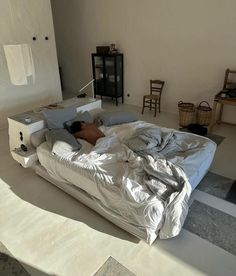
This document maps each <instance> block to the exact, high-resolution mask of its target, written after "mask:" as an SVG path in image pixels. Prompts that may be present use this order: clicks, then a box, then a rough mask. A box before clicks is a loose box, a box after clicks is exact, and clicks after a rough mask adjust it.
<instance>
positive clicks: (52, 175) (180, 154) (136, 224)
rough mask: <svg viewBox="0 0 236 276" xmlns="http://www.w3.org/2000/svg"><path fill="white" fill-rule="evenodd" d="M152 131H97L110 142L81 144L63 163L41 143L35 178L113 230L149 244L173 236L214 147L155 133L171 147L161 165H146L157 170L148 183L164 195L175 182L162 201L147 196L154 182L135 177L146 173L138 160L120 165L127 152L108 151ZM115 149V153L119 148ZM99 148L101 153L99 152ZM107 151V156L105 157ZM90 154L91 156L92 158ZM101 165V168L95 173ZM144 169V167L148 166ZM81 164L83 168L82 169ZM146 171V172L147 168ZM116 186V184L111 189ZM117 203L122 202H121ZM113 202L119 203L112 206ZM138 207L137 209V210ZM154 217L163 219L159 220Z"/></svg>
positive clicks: (128, 127) (126, 127)
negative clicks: (166, 138) (95, 214)
mask: <svg viewBox="0 0 236 276" xmlns="http://www.w3.org/2000/svg"><path fill="white" fill-rule="evenodd" d="M153 126H154V125H152V124H148V123H146V122H142V121H137V122H133V123H128V124H123V125H116V126H113V127H104V126H102V127H101V130H102V131H103V132H104V134H105V135H106V137H111V139H110V140H106V141H105V140H104V141H105V142H104V141H103V142H101V143H100V144H99V145H96V146H95V147H93V146H92V145H90V144H88V143H87V142H85V141H81V142H82V149H81V151H80V152H79V153H76V154H75V153H68V155H65V156H63V157H62V156H60V157H59V156H55V155H52V153H51V151H50V150H49V148H48V146H47V144H46V143H43V144H41V145H40V146H39V147H38V148H37V154H38V158H39V162H40V164H39V165H37V166H36V173H37V174H39V175H40V176H42V177H43V178H45V179H46V180H48V181H50V182H51V183H53V184H54V185H56V186H57V187H59V188H60V189H62V190H64V191H65V192H67V193H68V194H70V195H72V196H73V197H75V198H76V199H78V200H79V201H81V202H82V203H84V204H85V205H87V206H88V207H90V208H92V209H93V210H95V211H96V212H98V213H99V214H100V215H102V216H104V217H105V218H107V219H108V220H110V221H111V222H113V223H114V224H116V225H117V226H119V227H121V228H123V229H124V230H126V231H128V232H130V233H131V234H133V235H135V236H137V237H138V238H140V239H143V240H145V241H147V242H148V243H149V244H151V243H153V241H154V240H155V239H156V237H157V236H158V235H159V236H160V237H161V238H169V237H171V236H175V235H177V234H178V233H179V231H180V228H181V227H182V224H183V222H184V219H185V217H186V214H187V206H186V202H187V201H188V198H189V196H190V193H191V191H192V190H193V189H195V187H196V186H197V185H198V184H199V182H200V181H201V179H202V178H203V177H204V175H205V174H206V173H207V171H208V170H209V167H210V165H211V163H212V160H213V158H214V154H215V150H216V144H215V143H214V142H212V141H211V140H209V139H207V138H204V137H200V136H198V135H194V134H189V133H184V132H179V131H175V130H169V129H166V128H160V131H161V133H162V132H163V133H174V134H173V136H171V137H172V138H171V139H172V140H171V139H170V141H172V142H171V143H170V142H168V143H167V144H166V145H165V147H164V149H163V150H162V151H160V161H158V162H161V163H156V161H155V162H154V161H153V159H151V161H150V160H148V162H149V163H150V164H152V165H153V164H155V166H156V165H157V166H156V167H155V168H156V172H155V174H153V175H152V178H154V180H155V181H156V182H155V183H157V185H161V186H160V187H161V189H164V190H167V189H166V187H164V186H163V185H164V184H166V183H170V184H171V183H173V179H177V180H176V181H177V182H178V183H177V184H176V186H175V184H174V186H173V187H172V191H171V193H172V195H171V193H169V194H168V196H166V195H165V192H164V193H163V194H161V195H158V196H156V195H155V193H153V191H152V193H150V191H149V190H150V189H151V190H152V187H153V185H154V184H153V182H152V181H153V179H150V178H148V179H146V178H147V177H146V176H145V175H147V174H146V171H145V175H144V174H143V172H141V171H140V168H141V167H142V168H143V166H144V167H145V168H146V167H147V166H146V165H147V164H146V163H143V162H144V161H142V159H141V157H139V158H136V157H134V156H132V157H130V152H129V153H128V154H127V156H125V158H126V159H127V160H128V161H125V160H126V159H124V162H123V161H122V160H123V159H122V158H124V156H123V155H124V152H126V146H124V148H122V150H123V151H124V152H122V150H121V152H122V154H121V157H120V156H119V157H117V145H116V147H115V149H114V148H112V147H111V148H109V147H110V145H111V144H112V143H113V142H114V140H117V139H118V140H119V142H120V143H121V144H120V145H123V143H125V141H127V139H129V138H131V137H133V136H134V134H135V133H136V132H137V130H139V129H142V128H143V127H153ZM155 127H157V126H155ZM114 137H115V138H114ZM114 144H116V142H114ZM120 145H118V148H119V147H121V146H120ZM122 147H123V146H122ZM101 148H103V149H102V151H101ZM109 149H110V151H109ZM106 150H108V152H109V154H105V152H106ZM93 151H95V153H94V154H91V152H93ZM97 152H99V154H98V153H97ZM114 152H115V154H114ZM87 156H88V157H89V158H90V160H89V161H87V159H86V158H87ZM101 156H102V157H103V158H101ZM120 158H121V159H122V160H121V159H120ZM135 158H136V159H135ZM104 160H105V163H104ZM140 160H141V161H140ZM101 162H102V166H101V167H100V165H99V164H100V163H101ZM149 163H148V165H150V164H149ZM81 164H83V166H82V167H81ZM104 164H105V165H104ZM130 164H131V165H130ZM165 167H167V169H166V172H165V173H163V172H162V170H163V168H165ZM98 168H99V169H98ZM147 168H148V171H150V166H149V167H147ZM158 170H159V171H158ZM140 174H141V175H142V177H144V178H145V181H146V182H145V181H141V182H142V183H140V185H139V186H137V183H138V182H139V181H138V180H137V179H139V180H140V179H144V178H140ZM161 174H163V175H164V180H163V181H162V180H160V179H159V175H161ZM162 177H163V176H162ZM104 183H106V185H107V184H109V185H108V186H109V187H105V186H106V185H105V184H104ZM116 183H119V184H117V185H115V184H116ZM124 183H125V184H124ZM150 183H151V184H150ZM163 183H164V184H163ZM149 184H150V186H149ZM123 185H125V187H124V186H123ZM155 185H156V184H155ZM155 185H154V186H155ZM171 185H172V184H171ZM127 187H128V188H127ZM121 190H122V192H121V193H120V191H121ZM164 190H163V191H164ZM177 190H178V192H177ZM140 191H141V192H140ZM137 193H138V196H137ZM157 194H158V193H157ZM153 195H154V198H153ZM121 197H122V199H120V198H121ZM170 198H171V200H170ZM115 201H120V202H119V204H117V205H115V204H114V205H113V203H114V202H115ZM144 202H148V204H147V207H145V206H144V207H143V205H144ZM109 204H110V205H109ZM145 204H146V203H145ZM141 205H142V208H140V206H141ZM172 205H173V206H172ZM117 206H118V207H117ZM153 206H154V207H153ZM118 209H119V210H118ZM168 214H171V216H172V215H173V216H174V217H175V218H176V219H173V218H168ZM159 216H163V217H165V219H160V220H159ZM179 221H181V222H179ZM160 229H161V230H160ZM170 229H171V230H170ZM170 232H171V234H170Z"/></svg>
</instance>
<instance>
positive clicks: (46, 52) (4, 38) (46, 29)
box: [0, 0, 62, 128]
mask: <svg viewBox="0 0 236 276" xmlns="http://www.w3.org/2000/svg"><path fill="white" fill-rule="evenodd" d="M33 36H36V37H37V40H36V41H33V40H32V37H33ZM45 36H48V37H49V40H48V41H46V40H45V39H44V37H45ZM18 43H19V44H23V43H28V44H29V45H30V46H31V49H32V54H33V59H34V64H35V76H36V78H35V84H29V85H24V86H15V85H12V84H11V82H10V77H9V73H8V69H7V63H6V57H5V54H4V50H3V45H4V44H18ZM61 98H62V96H61V87H60V80H59V73H58V64H57V55H56V46H55V37H54V28H53V21H52V12H51V4H50V0H37V1H33V0H7V1H6V0H0V128H2V127H4V126H6V124H7V120H6V118H7V116H9V115H13V114H17V113H19V112H22V111H26V110H30V109H32V108H34V107H38V106H41V105H45V104H49V103H53V102H56V101H60V100H61Z"/></svg>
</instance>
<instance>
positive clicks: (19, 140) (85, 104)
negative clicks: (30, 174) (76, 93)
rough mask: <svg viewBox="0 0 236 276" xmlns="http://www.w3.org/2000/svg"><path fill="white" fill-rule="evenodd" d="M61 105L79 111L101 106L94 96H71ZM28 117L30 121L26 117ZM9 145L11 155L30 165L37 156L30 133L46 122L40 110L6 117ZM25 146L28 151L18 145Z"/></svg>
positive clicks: (22, 163)
mask: <svg viewBox="0 0 236 276" xmlns="http://www.w3.org/2000/svg"><path fill="white" fill-rule="evenodd" d="M59 104H60V105H62V106H63V107H71V106H74V107H75V108H76V110H77V112H79V111H82V112H84V111H89V110H92V109H95V108H101V100H96V99H94V98H89V97H86V98H77V97H75V98H71V99H68V100H65V101H63V102H61V103H59ZM28 117H29V118H30V121H28V120H26V118H28ZM8 125H9V128H8V133H9V145H10V151H11V154H12V157H13V158H14V159H15V160H16V161H17V162H19V163H20V164H21V165H22V166H23V167H25V168H26V167H30V164H31V163H33V162H34V161H35V158H36V157H37V154H36V151H35V149H33V147H32V145H31V141H30V137H31V134H32V133H34V132H36V131H39V130H41V129H44V128H45V127H46V122H45V119H44V117H43V115H42V114H41V113H40V112H34V111H28V112H24V113H21V114H18V115H15V116H11V117H9V118H8ZM21 144H24V145H26V146H27V148H28V151H27V152H23V151H22V150H21V149H20V145H21Z"/></svg>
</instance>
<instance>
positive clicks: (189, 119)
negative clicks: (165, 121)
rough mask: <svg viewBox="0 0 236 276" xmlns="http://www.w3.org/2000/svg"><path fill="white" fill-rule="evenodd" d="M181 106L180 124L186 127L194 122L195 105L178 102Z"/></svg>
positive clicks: (179, 106)
mask: <svg viewBox="0 0 236 276" xmlns="http://www.w3.org/2000/svg"><path fill="white" fill-rule="evenodd" d="M178 108H179V124H180V125H181V126H183V127H186V126H188V125H190V124H192V123H193V121H194V115H195V107H194V104H192V103H184V102H182V101H180V102H179V103H178Z"/></svg>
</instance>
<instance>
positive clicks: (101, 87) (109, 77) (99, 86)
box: [92, 53, 124, 105]
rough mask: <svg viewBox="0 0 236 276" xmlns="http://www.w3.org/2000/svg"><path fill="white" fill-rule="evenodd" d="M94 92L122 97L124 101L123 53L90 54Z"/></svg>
mask: <svg viewBox="0 0 236 276" xmlns="http://www.w3.org/2000/svg"><path fill="white" fill-rule="evenodd" d="M92 67H93V78H94V80H95V81H94V94H95V97H96V96H97V95H99V96H101V98H102V97H103V96H104V97H111V98H113V99H115V100H116V105H118V98H121V99H122V103H124V70H123V68H124V66H123V54H121V53H117V54H106V55H104V54H92Z"/></svg>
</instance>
